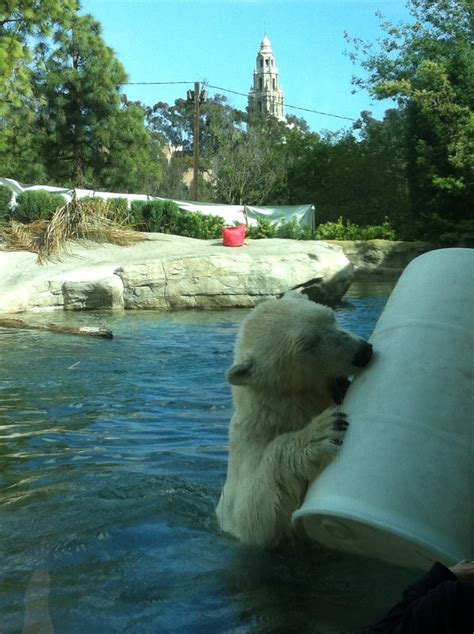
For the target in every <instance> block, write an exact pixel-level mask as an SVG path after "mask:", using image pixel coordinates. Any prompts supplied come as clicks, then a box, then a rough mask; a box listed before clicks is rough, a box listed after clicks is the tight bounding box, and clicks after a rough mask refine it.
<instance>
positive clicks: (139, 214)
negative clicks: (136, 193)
mask: <svg viewBox="0 0 474 634" xmlns="http://www.w3.org/2000/svg"><path fill="white" fill-rule="evenodd" d="M147 204H148V203H147V202H146V201H144V200H133V201H132V204H131V205H130V217H129V223H130V224H131V225H132V227H134V228H135V229H139V230H141V231H145V230H146V223H145V220H144V219H143V209H144V207H145V205H147Z"/></svg>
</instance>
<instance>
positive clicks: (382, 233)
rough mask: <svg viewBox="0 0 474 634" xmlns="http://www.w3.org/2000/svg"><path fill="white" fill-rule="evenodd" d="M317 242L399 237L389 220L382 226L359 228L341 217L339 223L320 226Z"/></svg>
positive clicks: (393, 238) (316, 237) (317, 231)
mask: <svg viewBox="0 0 474 634" xmlns="http://www.w3.org/2000/svg"><path fill="white" fill-rule="evenodd" d="M315 239H316V240H396V239H397V236H396V233H395V231H394V229H393V228H392V226H391V225H390V222H389V221H388V220H385V221H384V222H383V223H382V224H381V225H372V226H371V225H368V226H363V227H361V226H359V225H357V224H354V223H352V222H350V220H344V218H342V216H341V217H339V218H338V219H337V222H325V223H323V224H320V225H319V226H318V228H317V230H316V234H315Z"/></svg>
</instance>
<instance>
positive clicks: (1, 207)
mask: <svg viewBox="0 0 474 634" xmlns="http://www.w3.org/2000/svg"><path fill="white" fill-rule="evenodd" d="M11 199H12V191H11V189H10V188H9V187H6V185H0V222H1V221H2V220H8V218H9V217H10V213H11V210H10V207H9V203H10V200H11Z"/></svg>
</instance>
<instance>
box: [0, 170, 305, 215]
mask: <svg viewBox="0 0 474 634" xmlns="http://www.w3.org/2000/svg"><path fill="white" fill-rule="evenodd" d="M0 185H5V186H6V187H9V188H10V189H11V191H12V192H13V196H12V201H11V204H12V205H13V206H14V205H15V204H16V197H17V195H18V194H21V193H22V192H26V191H38V190H43V191H47V192H51V193H52V194H61V195H62V196H64V198H65V199H66V201H67V202H69V201H70V200H71V199H72V196H73V195H74V194H75V195H76V196H77V198H85V197H92V198H105V199H110V198H125V199H126V200H127V201H128V207H129V209H130V204H131V203H132V202H133V201H135V200H142V201H147V200H170V199H169V198H160V197H158V196H148V195H147V194H116V193H113V192H101V191H95V190H93V189H64V188H61V187H53V186H50V185H24V184H23V183H20V182H18V181H16V180H14V179H13V178H2V177H0ZM173 202H175V203H176V204H177V205H178V207H179V208H180V209H181V210H182V211H194V212H199V213H202V214H203V215H205V216H220V217H221V218H223V219H224V222H225V224H226V225H228V226H232V225H234V224H236V223H241V224H247V225H250V226H255V225H256V224H257V221H258V219H259V218H266V219H267V220H269V222H271V224H278V223H280V222H288V221H289V220H292V219H293V218H295V219H296V220H297V221H298V223H299V224H300V225H302V226H310V227H312V226H313V223H314V207H313V205H290V206H288V205H284V206H276V207H275V206H273V207H253V206H251V207H249V206H246V205H219V204H215V203H200V202H193V201H185V200H174V201H173Z"/></svg>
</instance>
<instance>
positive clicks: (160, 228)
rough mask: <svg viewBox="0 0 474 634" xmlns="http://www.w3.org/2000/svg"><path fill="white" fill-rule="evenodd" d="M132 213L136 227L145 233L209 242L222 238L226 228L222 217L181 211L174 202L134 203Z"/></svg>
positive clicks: (152, 201)
mask: <svg viewBox="0 0 474 634" xmlns="http://www.w3.org/2000/svg"><path fill="white" fill-rule="evenodd" d="M131 213H132V219H133V222H134V224H135V226H136V227H137V228H139V229H141V230H143V231H152V232H157V233H170V234H174V235H178V236H187V237H189V238H199V239H201V240H209V239H212V238H221V237H222V230H223V228H224V220H223V219H222V218H221V217H219V216H204V215H203V214H201V213H199V212H187V211H181V210H180V209H179V207H178V205H177V204H176V203H175V202H173V201H172V200H151V201H149V202H139V201H137V202H133V203H132V212H131Z"/></svg>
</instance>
